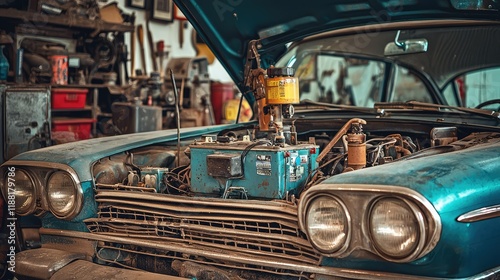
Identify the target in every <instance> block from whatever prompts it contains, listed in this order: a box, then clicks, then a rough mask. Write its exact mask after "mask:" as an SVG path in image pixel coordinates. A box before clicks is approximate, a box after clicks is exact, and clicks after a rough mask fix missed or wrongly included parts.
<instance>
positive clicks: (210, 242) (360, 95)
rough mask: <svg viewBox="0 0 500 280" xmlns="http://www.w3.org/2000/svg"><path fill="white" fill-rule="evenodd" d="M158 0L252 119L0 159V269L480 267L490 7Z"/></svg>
mask: <svg viewBox="0 0 500 280" xmlns="http://www.w3.org/2000/svg"><path fill="white" fill-rule="evenodd" d="M174 2H175V3H176V4H177V5H178V7H179V8H180V9H181V11H182V12H184V14H185V15H186V16H187V18H188V19H189V20H190V22H191V23H192V25H193V26H194V28H196V30H197V31H198V32H199V34H200V35H201V36H202V37H203V39H204V41H205V42H206V43H207V44H208V45H209V46H210V47H211V48H212V50H213V51H214V53H215V54H216V56H217V57H218V59H219V61H220V62H221V63H222V65H224V66H225V68H226V69H227V70H228V73H229V74H230V76H231V77H232V78H233V79H234V81H235V83H236V84H237V85H238V87H239V89H240V90H241V91H242V93H243V94H244V96H246V98H247V99H248V100H249V102H250V103H252V104H254V108H255V110H254V111H255V113H254V115H255V120H253V121H251V122H246V123H236V124H226V125H219V126H211V127H195V128H181V129H179V130H176V129H173V130H165V131H155V132H146V133H137V134H130V135H120V136H113V137H104V138H95V139H90V140H86V141H80V142H75V143H69V144H64V145H57V146H52V147H48V148H44V149H40V150H36V151H30V152H26V153H23V154H20V155H18V156H16V157H15V158H13V159H11V160H9V161H7V162H5V163H4V164H3V165H2V167H1V168H2V170H1V172H0V174H2V176H3V177H2V180H1V182H2V193H3V196H4V198H5V200H6V205H7V209H6V210H7V212H6V218H7V219H6V221H5V223H4V224H5V225H6V226H7V227H8V228H9V231H8V236H9V242H12V243H9V244H12V245H11V247H9V251H8V252H7V256H8V257H7V268H8V269H9V272H10V273H12V274H13V275H15V276H16V277H17V278H19V279H22V278H27V277H29V278H30V279H138V278H141V279H178V278H187V279H443V278H447V279H499V278H500V176H499V174H500V119H499V113H498V111H499V102H500V101H499V99H500V82H499V81H498V78H497V77H498V75H499V73H500V51H499V50H500V21H498V20H499V19H500V13H499V10H498V8H499V5H498V2H497V1H467V0H437V1H420V0H404V1H392V0H373V1H319V0H312V1H282V0H280V1H260V0H252V1H250V0H248V1H247V0H214V1H202V0H189V1H188V0H185V1H181V0H174ZM294 3H295V4H294ZM168 72H169V71H167V73H168ZM172 80H173V81H175V79H172ZM176 87H177V86H174V88H176ZM14 211H15V213H14ZM13 225H14V226H13ZM11 237H12V238H11ZM11 240H12V241H11Z"/></svg>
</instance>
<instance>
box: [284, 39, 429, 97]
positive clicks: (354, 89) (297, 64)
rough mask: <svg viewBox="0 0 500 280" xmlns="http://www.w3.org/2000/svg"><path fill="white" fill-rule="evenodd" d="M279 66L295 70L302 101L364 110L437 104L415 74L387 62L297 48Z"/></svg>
mask: <svg viewBox="0 0 500 280" xmlns="http://www.w3.org/2000/svg"><path fill="white" fill-rule="evenodd" d="M277 66H280V67H284V66H288V67H292V68H294V69H295V76H296V77H297V78H299V84H300V99H301V100H312V101H316V102H326V103H332V104H343V105H354V106H361V107H373V105H374V104H375V103H376V102H382V101H393V102H396V101H397V102H404V101H410V100H414V101H421V102H434V100H433V98H432V95H431V94H430V92H429V90H428V89H427V87H426V86H425V84H424V83H423V81H422V80H421V79H420V78H419V76H418V75H417V74H416V73H414V72H413V71H411V70H409V69H408V68H405V67H403V66H400V65H393V64H392V63H389V62H385V61H380V60H376V59H368V58H364V57H356V56H345V55H339V54H337V53H330V52H327V51H323V50H314V51H311V50H310V49H308V50H305V49H304V50H301V48H298V47H295V48H293V49H292V50H291V51H290V52H289V53H287V55H286V56H284V57H283V58H282V59H281V60H280V61H279V62H278V64H277ZM388 77H391V78H392V83H390V84H388V79H387V78H388Z"/></svg>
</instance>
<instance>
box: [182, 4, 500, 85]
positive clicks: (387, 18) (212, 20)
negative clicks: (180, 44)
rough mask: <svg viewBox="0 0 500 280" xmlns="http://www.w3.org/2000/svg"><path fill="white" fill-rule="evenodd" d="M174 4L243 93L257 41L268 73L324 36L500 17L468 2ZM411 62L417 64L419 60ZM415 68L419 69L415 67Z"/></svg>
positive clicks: (493, 8) (495, 9) (493, 10)
mask: <svg viewBox="0 0 500 280" xmlns="http://www.w3.org/2000/svg"><path fill="white" fill-rule="evenodd" d="M174 2H175V3H176V5H177V6H178V7H179V9H180V10H181V11H182V12H183V13H184V15H185V16H186V17H187V19H188V20H189V21H190V22H191V24H192V25H193V27H194V28H195V29H196V30H197V32H198V34H199V35H200V36H201V37H202V38H203V40H204V41H205V42H206V44H207V45H208V46H209V47H210V48H211V49H212V51H213V52H214V54H215V55H216V57H217V58H218V59H219V61H220V62H221V64H222V65H223V66H224V67H225V68H226V70H227V71H228V73H229V75H230V76H231V77H232V78H233V80H234V82H235V83H236V84H237V85H238V87H239V88H240V90H244V88H243V81H244V67H245V63H246V57H247V47H248V43H249V42H250V41H252V40H259V47H260V48H259V53H260V56H261V64H262V65H261V66H262V67H264V68H267V67H268V66H269V65H272V64H274V63H275V62H276V60H277V59H278V58H279V57H280V56H281V55H282V54H283V53H284V51H285V50H286V44H287V43H289V42H293V41H298V40H300V39H303V38H305V37H307V36H311V35H315V34H319V33H322V32H326V31H331V30H338V29H343V28H349V27H355V26H361V25H372V24H385V23H391V22H403V21H422V20H439V19H449V20H497V19H498V18H499V13H498V5H499V4H498V3H496V4H493V5H496V6H491V5H489V6H486V7H472V8H471V7H465V5H469V4H470V3H467V2H472V1H466V0H436V1H422V0H399V1H398V0H371V1H342V0H313V1H290V0H286V1H285V0H273V1H269V0H213V1H206V0H174ZM475 2H476V5H477V3H478V2H483V1H475ZM490 2H491V1H490ZM492 3H493V2H492ZM457 8H460V9H457ZM462 8H467V9H468V10H462ZM367 31H373V30H367ZM415 63H416V64H418V60H415ZM413 66H414V67H415V68H417V69H418V68H419V67H418V66H419V65H413Z"/></svg>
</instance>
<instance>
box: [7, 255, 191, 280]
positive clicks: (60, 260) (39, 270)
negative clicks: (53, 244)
mask: <svg viewBox="0 0 500 280" xmlns="http://www.w3.org/2000/svg"><path fill="white" fill-rule="evenodd" d="M85 259H86V256H85V255H84V254H80V253H71V252H65V251H61V250H56V249H49V248H39V249H32V250H27V251H23V252H20V253H18V254H16V267H15V275H16V276H17V277H18V278H29V279H44V280H48V279H50V280H67V279H79V280H87V279H88V280H93V279H110V280H135V279H151V280H181V279H187V278H180V277H175V276H168V275H161V274H156V273H150V272H144V271H135V270H129V269H123V268H116V267H109V266H103V265H98V264H95V263H92V262H90V261H87V260H85Z"/></svg>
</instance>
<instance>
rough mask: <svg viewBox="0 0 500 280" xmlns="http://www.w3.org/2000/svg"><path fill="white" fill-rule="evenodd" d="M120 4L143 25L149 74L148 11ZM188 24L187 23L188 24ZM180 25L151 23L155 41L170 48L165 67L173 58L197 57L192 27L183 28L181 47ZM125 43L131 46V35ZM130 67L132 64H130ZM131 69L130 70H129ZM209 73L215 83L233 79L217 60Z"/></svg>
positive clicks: (137, 60) (120, 1)
mask: <svg viewBox="0 0 500 280" xmlns="http://www.w3.org/2000/svg"><path fill="white" fill-rule="evenodd" d="M115 2H117V3H118V6H119V7H120V9H122V10H124V11H125V12H126V13H132V12H135V15H136V22H135V24H136V25H139V24H142V25H143V27H144V41H145V50H146V66H147V69H148V73H149V72H150V71H152V69H153V67H152V62H151V60H150V59H149V57H150V55H149V45H148V44H147V33H146V11H145V10H141V9H133V8H129V7H127V6H126V5H125V3H126V0H117V1H115ZM186 23H187V22H186ZM180 25H181V21H179V20H175V19H174V22H172V23H162V22H155V21H150V23H149V27H150V29H151V32H152V34H153V41H154V42H155V44H156V42H157V41H160V40H163V41H164V42H165V49H167V46H169V47H170V54H169V55H168V58H167V59H166V60H165V61H164V63H163V67H164V69H165V67H166V66H167V63H168V59H170V58H173V57H194V56H195V55H196V50H195V49H194V48H193V46H192V44H191V32H192V29H193V28H192V26H191V25H190V24H189V23H187V24H185V27H186V28H183V29H182V31H183V32H184V44H183V46H182V47H181V46H180V44H179V31H180V28H179V27H180ZM125 36H126V37H125V42H126V43H127V45H129V44H130V33H127V34H126V35H125ZM128 48H129V51H130V45H129V46H128ZM140 57H141V56H140V46H139V42H138V41H136V54H135V66H136V68H137V67H140V66H141V58H140ZM129 67H130V64H129ZM129 69H130V68H129ZM209 73H210V78H211V79H212V80H214V81H220V82H229V81H231V78H230V77H229V75H228V74H227V72H226V70H225V69H224V68H223V67H222V65H221V64H220V63H219V61H217V60H215V62H214V63H213V64H211V65H210V66H209Z"/></svg>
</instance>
